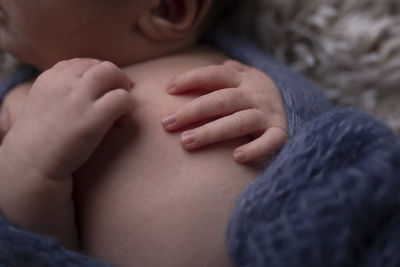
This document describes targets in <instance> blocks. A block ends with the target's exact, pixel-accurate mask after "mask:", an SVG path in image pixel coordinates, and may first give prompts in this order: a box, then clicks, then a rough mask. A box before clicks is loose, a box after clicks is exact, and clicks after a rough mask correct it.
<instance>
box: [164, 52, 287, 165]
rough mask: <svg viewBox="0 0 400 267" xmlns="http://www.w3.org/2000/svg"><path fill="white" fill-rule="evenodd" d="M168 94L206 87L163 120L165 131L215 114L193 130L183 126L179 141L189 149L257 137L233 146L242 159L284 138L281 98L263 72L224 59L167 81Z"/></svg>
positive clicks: (267, 151) (252, 157)
mask: <svg viewBox="0 0 400 267" xmlns="http://www.w3.org/2000/svg"><path fill="white" fill-rule="evenodd" d="M167 89H168V92H169V93H171V94H180V93H186V92H189V91H190V90H196V91H197V92H198V91H199V90H200V91H205V92H207V93H208V94H205V95H203V96H200V97H198V98H196V99H194V100H193V101H191V102H189V103H187V104H186V105H185V106H183V107H182V108H180V109H178V110H177V111H176V112H175V113H174V114H171V115H169V116H168V117H166V118H165V119H163V121H162V124H163V126H164V128H165V129H166V130H168V131H174V130H177V129H180V128H182V127H184V126H187V125H189V124H191V123H193V122H196V121H201V120H204V119H210V118H214V117H219V118H218V119H216V120H214V121H212V122H210V123H207V124H205V125H203V126H201V127H198V128H196V129H193V130H190V131H185V132H183V133H182V136H181V144H182V146H183V147H184V148H185V149H187V150H192V149H196V148H200V147H202V146H205V145H208V144H210V143H215V142H218V141H222V140H227V139H231V138H235V137H240V136H246V135H253V136H255V139H254V140H253V141H251V142H250V143H248V144H245V145H243V146H240V147H238V148H236V149H235V151H234V153H233V155H234V159H235V160H236V161H238V162H241V163H244V162H249V161H253V160H256V159H259V158H261V157H263V156H267V155H269V154H271V153H273V152H276V151H278V150H279V149H281V148H282V146H283V144H284V143H285V141H286V139H287V128H288V125H287V119H286V113H285V107H284V104H283V100H282V97H281V95H280V93H279V91H278V89H277V88H276V86H275V84H274V82H273V81H272V80H271V79H270V78H269V77H268V76H267V75H266V74H264V73H262V72H261V71H259V70H257V69H255V68H250V67H248V66H245V65H243V64H241V63H239V62H236V61H232V60H228V61H226V62H225V63H224V64H223V65H219V66H209V67H204V68H199V69H195V70H191V71H188V72H185V73H183V74H181V75H179V76H177V77H175V78H174V79H173V80H172V81H171V82H170V84H169V85H168V88H167Z"/></svg>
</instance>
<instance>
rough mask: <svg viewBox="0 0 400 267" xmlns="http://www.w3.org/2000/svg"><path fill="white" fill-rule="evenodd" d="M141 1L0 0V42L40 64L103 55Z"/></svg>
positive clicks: (22, 58) (22, 57)
mask: <svg viewBox="0 0 400 267" xmlns="http://www.w3.org/2000/svg"><path fill="white" fill-rule="evenodd" d="M145 2H146V0H134V1H133V0H132V1H131V0H57V1H55V0H0V7H1V11H0V45H1V47H2V48H3V49H5V50H6V51H8V52H10V53H11V54H13V55H14V56H15V57H16V58H17V59H19V60H20V61H21V62H24V63H29V64H32V65H34V66H36V67H39V68H42V69H43V68H48V67H50V66H51V65H53V64H54V63H56V62H57V61H59V60H62V59H68V58H72V57H96V58H105V57H106V56H105V55H104V53H105V51H107V50H110V49H112V47H113V44H115V43H116V42H119V39H118V38H119V36H121V35H120V34H121V32H122V31H126V30H127V27H130V30H131V31H132V28H134V27H133V21H134V19H135V16H136V17H137V16H138V14H139V12H140V8H141V6H142V5H143V3H145ZM135 12H136V13H135Z"/></svg>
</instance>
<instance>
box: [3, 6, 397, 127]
mask: <svg viewBox="0 0 400 267" xmlns="http://www.w3.org/2000/svg"><path fill="white" fill-rule="evenodd" d="M241 2H242V4H241V5H242V6H241V7H240V8H239V9H238V11H239V12H237V11H236V12H237V13H236V14H235V15H234V16H233V18H234V19H233V21H234V23H232V24H231V27H232V28H233V29H234V30H235V31H237V32H238V33H240V34H242V35H245V36H248V37H250V38H255V39H256V40H257V41H258V42H259V43H260V44H261V45H262V46H264V47H265V48H266V49H268V50H269V51H270V52H271V53H272V54H274V55H275V56H276V57H277V58H279V59H280V60H282V61H284V62H286V63H287V64H288V65H289V66H291V67H292V68H293V69H294V70H296V71H299V72H301V73H304V74H305V75H306V76H308V77H309V78H311V79H312V80H313V81H314V82H315V83H317V84H318V85H319V86H320V87H321V88H323V89H324V90H325V93H326V94H328V95H329V96H330V97H331V98H332V99H333V100H335V101H337V102H338V103H341V104H345V105H353V106H356V107H358V108H360V109H362V110H364V111H367V112H369V113H371V114H373V115H375V116H376V117H378V118H380V119H382V120H384V121H385V122H386V123H387V124H388V125H389V126H391V127H392V128H393V129H395V130H396V131H397V133H399V134H400V1H399V0H242V1H241ZM239 17H240V19H239ZM242 19H243V20H244V22H239V21H241V20H242ZM0 60H1V64H0V77H1V76H2V75H4V73H7V72H8V71H9V70H10V69H12V66H13V63H12V60H11V59H10V57H8V56H5V55H4V54H0Z"/></svg>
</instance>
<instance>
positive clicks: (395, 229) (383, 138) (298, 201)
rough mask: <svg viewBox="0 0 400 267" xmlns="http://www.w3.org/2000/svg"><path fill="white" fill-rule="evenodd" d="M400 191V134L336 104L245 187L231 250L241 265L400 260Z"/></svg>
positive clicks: (371, 263)
mask: <svg viewBox="0 0 400 267" xmlns="http://www.w3.org/2000/svg"><path fill="white" fill-rule="evenodd" d="M399 192H400V144H399V140H398V139H396V136H395V135H394V134H393V133H392V132H391V131H390V130H388V129H387V128H386V127H385V126H383V125H381V124H380V123H379V122H377V121H375V120H374V119H372V118H371V117H369V116H368V115H365V114H361V113H358V112H355V111H352V110H346V109H335V110H334V111H331V112H328V113H326V114H324V115H322V116H320V117H318V118H317V119H315V120H313V121H312V122H310V123H309V124H307V125H305V126H304V128H302V130H300V131H299V133H298V134H297V135H296V136H295V137H294V138H292V139H291V140H290V141H289V142H288V144H287V145H286V146H285V148H284V150H283V151H282V153H281V154H280V155H279V156H278V158H277V159H276V161H275V162H274V163H273V164H272V165H271V166H270V168H268V169H267V170H266V172H265V173H264V174H263V175H262V176H261V177H260V178H259V179H258V180H257V181H255V182H254V183H253V184H252V185H250V186H249V187H248V188H247V189H246V190H245V192H244V193H243V195H242V196H241V198H240V200H239V202H238V204H237V206H236V209H235V211H234V214H233V216H232V218H231V221H230V225H229V234H228V242H229V247H230V251H231V254H232V256H233V257H234V259H235V261H236V263H237V264H238V266H240V267H261V266H268V267H277V266H285V267H287V266H324V267H329V266H352V267H355V266H374V267H378V266H399V265H400V257H399V256H398V251H399V249H400V222H399V219H400V217H399V216H400V209H399V207H400V193H399ZM396 255H397V256H396Z"/></svg>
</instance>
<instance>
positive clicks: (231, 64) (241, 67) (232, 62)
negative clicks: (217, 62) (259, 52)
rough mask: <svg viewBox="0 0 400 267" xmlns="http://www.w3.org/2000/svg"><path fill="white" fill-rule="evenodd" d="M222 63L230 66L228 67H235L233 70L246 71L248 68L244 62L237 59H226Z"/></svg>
mask: <svg viewBox="0 0 400 267" xmlns="http://www.w3.org/2000/svg"><path fill="white" fill-rule="evenodd" d="M223 65H224V66H227V67H230V68H233V69H235V70H237V71H239V72H243V71H247V70H249V69H250V67H249V66H247V65H245V64H242V63H240V62H239V61H237V60H232V59H228V60H227V61H225V62H224V64H223Z"/></svg>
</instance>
